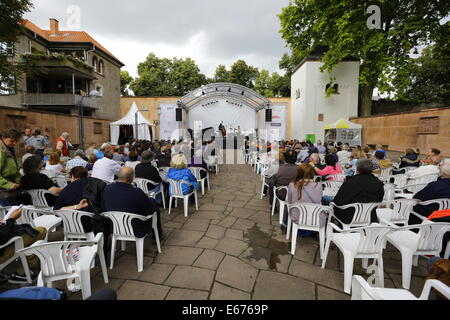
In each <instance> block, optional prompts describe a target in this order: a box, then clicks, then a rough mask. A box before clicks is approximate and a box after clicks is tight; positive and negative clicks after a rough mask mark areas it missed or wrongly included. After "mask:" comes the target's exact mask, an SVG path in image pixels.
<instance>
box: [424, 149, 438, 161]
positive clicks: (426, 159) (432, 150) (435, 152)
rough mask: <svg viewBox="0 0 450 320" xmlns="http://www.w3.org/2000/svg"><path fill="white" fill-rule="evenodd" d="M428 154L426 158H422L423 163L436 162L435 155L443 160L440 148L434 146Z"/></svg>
mask: <svg viewBox="0 0 450 320" xmlns="http://www.w3.org/2000/svg"><path fill="white" fill-rule="evenodd" d="M426 156H427V157H426V158H425V159H424V160H420V162H421V163H423V164H434V163H435V161H433V157H435V158H437V159H439V162H441V150H439V149H436V148H432V149H430V150H428V152H427V154H426Z"/></svg>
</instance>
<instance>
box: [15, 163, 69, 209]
mask: <svg viewBox="0 0 450 320" xmlns="http://www.w3.org/2000/svg"><path fill="white" fill-rule="evenodd" d="M41 169H42V159H41V157H40V156H37V155H36V156H31V157H29V158H28V159H27V160H25V162H24V163H23V172H24V174H25V175H24V176H23V177H22V178H20V185H21V186H22V187H23V188H24V189H25V190H37V189H40V190H47V191H48V192H50V193H51V194H52V195H49V194H46V195H45V198H46V200H47V203H48V204H49V205H50V206H53V204H54V203H55V201H56V197H57V196H58V195H59V194H60V192H61V190H62V189H61V188H59V187H58V186H57V184H56V183H54V182H53V181H52V180H51V179H50V178H49V177H47V176H46V175H45V174H42V173H41Z"/></svg>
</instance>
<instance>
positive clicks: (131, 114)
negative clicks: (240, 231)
mask: <svg viewBox="0 0 450 320" xmlns="http://www.w3.org/2000/svg"><path fill="white" fill-rule="evenodd" d="M136 113H138V127H137V130H138V131H137V133H138V138H139V139H140V140H149V141H151V139H152V138H151V134H150V128H151V127H154V125H152V124H151V123H150V122H149V121H148V120H147V119H145V117H144V116H143V115H142V113H141V112H140V111H139V109H138V107H137V105H136V102H135V101H133V105H132V106H131V109H130V111H128V113H127V115H126V116H125V117H123V118H122V119H120V120H119V121H117V122H113V123H111V125H110V127H111V143H112V144H114V145H117V144H118V142H119V135H120V126H133V128H134V136H135V137H136Z"/></svg>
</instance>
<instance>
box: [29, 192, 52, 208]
mask: <svg viewBox="0 0 450 320" xmlns="http://www.w3.org/2000/svg"><path fill="white" fill-rule="evenodd" d="M26 192H27V193H28V194H29V195H30V196H31V201H32V202H33V206H34V207H36V208H47V209H49V208H51V206H50V205H49V204H48V203H47V199H45V195H46V194H51V195H53V194H52V193H51V192H48V191H47V190H43V189H35V190H27V191H26Z"/></svg>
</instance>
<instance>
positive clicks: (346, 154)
mask: <svg viewBox="0 0 450 320" xmlns="http://www.w3.org/2000/svg"><path fill="white" fill-rule="evenodd" d="M349 150H350V147H349V146H348V145H346V144H344V145H343V146H342V151H339V152H338V153H337V156H338V159H339V161H338V162H340V163H346V162H348V160H349V159H350V156H351V155H352V153H351V152H350V151H349Z"/></svg>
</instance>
